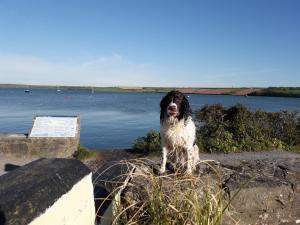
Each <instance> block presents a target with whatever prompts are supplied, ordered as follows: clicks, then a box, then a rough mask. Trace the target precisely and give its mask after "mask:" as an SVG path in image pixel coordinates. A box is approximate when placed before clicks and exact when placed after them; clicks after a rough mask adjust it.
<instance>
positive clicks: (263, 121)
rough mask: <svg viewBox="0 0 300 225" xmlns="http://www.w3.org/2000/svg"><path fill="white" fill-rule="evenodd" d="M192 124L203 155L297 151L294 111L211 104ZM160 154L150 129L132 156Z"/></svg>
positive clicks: (299, 136)
mask: <svg viewBox="0 0 300 225" xmlns="http://www.w3.org/2000/svg"><path fill="white" fill-rule="evenodd" d="M195 122H196V124H197V134H196V137H197V138H196V143H197V145H198V146H199V149H200V150H202V151H205V152H238V151H262V150H274V149H281V150H292V151H299V150H300V117H299V113H298V112H297V111H293V112H288V111H281V112H264V111H261V110H257V111H250V110H249V109H248V108H247V107H245V106H243V105H241V104H237V105H234V106H232V107H229V108H225V107H224V106H222V105H220V104H214V105H206V106H204V107H203V108H201V109H200V110H198V111H196V114H195ZM160 151H161V145H160V136H159V132H157V131H153V130H152V131H150V132H149V133H148V134H147V136H146V137H140V138H138V139H137V140H136V141H135V142H134V145H133V152H135V153H140V154H144V155H147V154H150V153H155V152H160Z"/></svg>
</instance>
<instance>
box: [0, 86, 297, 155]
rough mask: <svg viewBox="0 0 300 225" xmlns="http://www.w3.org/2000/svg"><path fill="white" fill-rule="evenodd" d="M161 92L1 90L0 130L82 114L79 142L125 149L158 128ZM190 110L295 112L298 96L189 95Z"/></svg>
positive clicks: (24, 130) (19, 129)
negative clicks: (210, 107)
mask: <svg viewBox="0 0 300 225" xmlns="http://www.w3.org/2000/svg"><path fill="white" fill-rule="evenodd" d="M162 96H163V94H160V93H101V92H98V93H94V94H92V93H91V92H89V91H61V92H57V91H56V90H32V91H31V92H30V93H29V94H27V93H24V91H23V90H22V89H0V128H1V129H0V132H16V133H28V132H29V130H30V128H31V126H32V119H33V117H34V116H35V115H80V117H81V143H82V144H83V145H85V146H87V147H89V148H97V149H101V148H103V149H113V148H128V147H130V146H131V145H132V142H133V141H134V140H135V139H136V138H137V137H138V136H143V135H145V134H146V133H147V131H149V130H150V129H156V130H158V129H159V102H160V99H161V97H162ZM189 100H190V103H191V105H192V108H193V110H196V109H198V108H200V107H202V106H203V105H205V104H212V103H222V104H224V105H225V106H230V105H233V104H236V103H242V104H245V105H246V106H248V107H249V108H250V109H253V110H254V109H263V110H266V111H280V110H295V109H296V110H299V111H300V99H297V98H273V97H248V98H245V97H241V96H220V95H189Z"/></svg>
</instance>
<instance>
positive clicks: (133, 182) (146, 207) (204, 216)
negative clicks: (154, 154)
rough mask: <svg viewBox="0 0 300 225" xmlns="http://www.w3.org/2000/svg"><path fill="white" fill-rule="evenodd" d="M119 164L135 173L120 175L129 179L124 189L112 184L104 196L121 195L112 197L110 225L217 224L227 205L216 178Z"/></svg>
mask: <svg viewBox="0 0 300 225" xmlns="http://www.w3.org/2000/svg"><path fill="white" fill-rule="evenodd" d="M123 163H126V164H128V166H129V167H128V168H135V171H134V173H132V172H131V173H130V174H124V175H121V176H127V177H128V176H130V178H131V179H130V180H129V182H128V183H127V186H126V187H124V184H123V183H122V184H121V183H120V184H118V185H115V187H114V189H113V191H112V193H111V195H110V196H109V197H108V198H111V199H112V196H116V194H117V193H119V194H121V195H120V196H122V197H121V198H116V197H114V199H115V201H114V207H113V209H114V210H113V222H112V224H114V225H129V224H136V225H146V224H155V225H175V224H180V225H188V224H189V225H218V224H221V220H222V216H223V213H224V210H225V208H226V207H227V206H225V205H226V204H224V190H223V189H222V188H221V178H220V177H218V176H215V178H212V177H211V176H210V177H200V176H198V175H187V174H184V173H180V172H176V173H172V174H167V175H157V174H156V173H155V172H154V171H155V170H153V168H151V166H149V161H143V160H135V161H131V162H128V161H127V162H123ZM150 164H151V163H150ZM120 178H121V177H120ZM123 180H124V179H123ZM120 191H121V192H122V193H120ZM116 199H117V200H116ZM106 200H107V199H106Z"/></svg>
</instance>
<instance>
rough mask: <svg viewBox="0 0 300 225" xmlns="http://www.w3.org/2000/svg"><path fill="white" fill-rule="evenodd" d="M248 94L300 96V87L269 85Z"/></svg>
mask: <svg viewBox="0 0 300 225" xmlns="http://www.w3.org/2000/svg"><path fill="white" fill-rule="evenodd" d="M249 95H253V96H273V97H297V98H300V87H269V88H264V89H261V90H260V91H255V92H253V93H251V94H249Z"/></svg>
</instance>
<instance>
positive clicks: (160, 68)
mask: <svg viewBox="0 0 300 225" xmlns="http://www.w3.org/2000/svg"><path fill="white" fill-rule="evenodd" d="M176 68H179V69H177V70H176V69H174V68H170V67H166V66H164V65H163V62H162V63H161V65H155V64H151V63H138V62H135V61H132V60H129V59H126V58H124V57H123V56H122V55H120V54H118V53H111V54H108V55H105V56H101V57H94V58H92V59H90V60H79V61H78V60H77V62H76V63H74V61H70V60H66V61H64V62H54V61H49V60H46V59H43V58H40V57H35V56H28V55H17V54H0V83H17V84H45V85H82V86H177V87H232V86H269V85H276V84H275V82H276V83H282V81H280V80H278V79H277V80H276V79H274V76H273V74H274V73H275V74H276V72H279V70H274V69H266V68H262V69H261V68H257V69H249V70H239V69H227V70H226V69H222V68H218V67H217V66H216V68H218V69H217V71H216V69H215V68H211V69H210V70H209V71H203V68H195V69H194V70H189V68H181V67H180V65H177V66H176Z"/></svg>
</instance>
